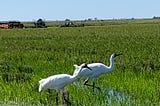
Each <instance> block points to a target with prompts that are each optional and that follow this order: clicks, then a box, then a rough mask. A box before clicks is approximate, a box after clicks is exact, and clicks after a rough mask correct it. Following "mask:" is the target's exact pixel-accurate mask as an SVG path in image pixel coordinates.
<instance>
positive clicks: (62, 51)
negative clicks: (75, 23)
mask: <svg viewBox="0 0 160 106" xmlns="http://www.w3.org/2000/svg"><path fill="white" fill-rule="evenodd" d="M112 53H123V56H121V57H119V58H116V60H115V68H114V71H113V72H112V73H110V74H107V75H103V76H101V77H99V78H98V79H97V81H96V84H97V85H98V86H100V87H101V89H102V91H101V92H100V91H98V90H96V91H95V93H94V94H93V92H92V89H91V88H89V87H86V86H84V85H83V80H84V79H78V80H77V81H76V82H74V83H73V84H71V85H68V86H67V87H66V91H68V92H69V98H70V101H71V102H72V104H73V105H75V106H76V105H77V106H79V105H82V106H99V105H101V106H106V105H107V106H113V105H116V106H121V105H123V106H133V105H139V106H144V105H145V106H151V105H157V106H158V105H160V25H159V24H131V25H130V24H124V25H108V26H99V27H98V26H95V27H76V28H73V27H72V28H46V29H43V28H42V29H30V28H28V29H0V94H1V96H0V105H11V106H12V105H27V106H28V105H53V104H55V91H54V90H53V91H52V93H51V94H49V93H48V92H47V90H45V91H42V92H41V93H39V92H38V86H39V84H38V81H39V80H40V79H41V78H45V77H48V76H50V75H54V74H60V73H66V74H72V73H73V71H74V67H73V64H78V65H80V64H81V63H83V62H86V63H92V62H102V63H105V64H106V65H109V58H110V55H111V54H112Z"/></svg>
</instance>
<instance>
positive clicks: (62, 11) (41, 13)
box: [0, 0, 160, 21]
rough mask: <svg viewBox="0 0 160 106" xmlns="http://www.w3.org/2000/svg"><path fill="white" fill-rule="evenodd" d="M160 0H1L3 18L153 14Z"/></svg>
mask: <svg viewBox="0 0 160 106" xmlns="http://www.w3.org/2000/svg"><path fill="white" fill-rule="evenodd" d="M159 5H160V0H1V2H0V21H10V20H19V21H33V20H37V19H39V18H42V19H45V20H65V19H71V20H84V19H88V18H92V19H94V18H98V19H123V18H152V17H153V16H160V6H159Z"/></svg>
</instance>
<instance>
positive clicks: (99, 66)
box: [74, 54, 122, 88]
mask: <svg viewBox="0 0 160 106" xmlns="http://www.w3.org/2000/svg"><path fill="white" fill-rule="evenodd" d="M119 55H122V54H112V55H111V57H110V65H109V66H106V65H104V64H103V63H91V64H88V67H89V68H91V69H92V70H88V69H82V70H81V72H80V74H79V76H80V77H87V78H90V79H91V80H92V81H93V83H94V81H95V79H96V78H97V77H98V76H100V75H102V74H107V73H109V72H111V71H112V70H113V68H114V58H115V57H117V56H119ZM74 66H75V68H76V69H79V68H80V66H78V65H74ZM74 74H77V72H76V71H75V73H74ZM87 81H88V80H87ZM85 84H86V83H85ZM86 85H87V84H86ZM89 86H91V85H89ZM93 88H94V87H93Z"/></svg>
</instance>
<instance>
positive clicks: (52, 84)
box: [39, 63, 90, 104]
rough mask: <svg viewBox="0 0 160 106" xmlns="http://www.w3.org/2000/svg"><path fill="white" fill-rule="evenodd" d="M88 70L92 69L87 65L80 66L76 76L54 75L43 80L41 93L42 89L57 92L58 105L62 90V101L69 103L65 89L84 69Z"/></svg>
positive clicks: (40, 86) (41, 81)
mask: <svg viewBox="0 0 160 106" xmlns="http://www.w3.org/2000/svg"><path fill="white" fill-rule="evenodd" d="M85 68H88V69H90V68H89V67H88V66H87V64H85V63H83V64H81V65H80V66H79V68H78V69H76V70H75V71H76V74H74V75H68V74H58V75H53V76H50V77H48V78H44V79H41V80H40V81H39V84H40V85H39V92H41V90H42V89H55V90H56V91H57V93H56V104H58V91H59V90H60V91H61V92H62V99H63V100H64V101H65V102H67V103H69V104H70V102H69V101H68V100H67V99H66V98H65V92H64V87H65V86H66V85H67V84H70V83H72V82H73V81H75V80H76V79H77V78H78V77H79V73H80V71H81V70H82V69H85Z"/></svg>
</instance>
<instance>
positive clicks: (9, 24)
mask: <svg viewBox="0 0 160 106" xmlns="http://www.w3.org/2000/svg"><path fill="white" fill-rule="evenodd" d="M23 27H24V25H23V24H22V23H21V22H19V21H9V22H3V23H0V28H6V29H8V28H23Z"/></svg>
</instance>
